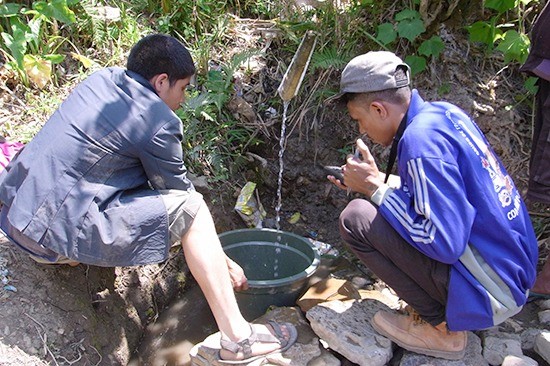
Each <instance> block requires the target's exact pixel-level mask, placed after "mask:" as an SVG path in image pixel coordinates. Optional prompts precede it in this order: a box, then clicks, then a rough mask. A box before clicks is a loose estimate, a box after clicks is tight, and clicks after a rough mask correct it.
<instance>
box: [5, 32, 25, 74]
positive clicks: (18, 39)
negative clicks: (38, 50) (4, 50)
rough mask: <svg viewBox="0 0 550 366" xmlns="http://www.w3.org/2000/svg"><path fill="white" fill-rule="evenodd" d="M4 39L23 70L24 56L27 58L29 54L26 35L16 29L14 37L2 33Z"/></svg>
mask: <svg viewBox="0 0 550 366" xmlns="http://www.w3.org/2000/svg"><path fill="white" fill-rule="evenodd" d="M2 38H3V39H4V43H5V44H6V47H8V49H9V50H10V52H11V55H12V56H13V58H14V59H15V62H17V65H18V66H19V68H20V69H21V70H23V56H25V53H26V52H27V41H26V39H25V33H24V32H23V31H22V30H20V29H15V30H14V32H13V35H11V34H8V33H2Z"/></svg>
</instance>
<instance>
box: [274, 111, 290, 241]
mask: <svg viewBox="0 0 550 366" xmlns="http://www.w3.org/2000/svg"><path fill="white" fill-rule="evenodd" d="M289 104H290V101H285V102H284V105H283V122H282V123H281V136H280V137H279V177H278V179H277V206H276V207H275V215H276V216H275V225H276V229H277V231H281V207H282V206H283V193H282V191H283V171H284V160H283V156H284V154H285V140H286V139H285V134H286V114H287V111H288V105H289ZM278 239H279V240H278V241H280V235H279V236H278Z"/></svg>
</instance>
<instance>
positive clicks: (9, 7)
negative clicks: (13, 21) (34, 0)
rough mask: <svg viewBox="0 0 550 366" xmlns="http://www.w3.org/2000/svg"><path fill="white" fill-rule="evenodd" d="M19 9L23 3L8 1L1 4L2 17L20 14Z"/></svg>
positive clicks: (0, 15) (0, 16) (0, 13)
mask: <svg viewBox="0 0 550 366" xmlns="http://www.w3.org/2000/svg"><path fill="white" fill-rule="evenodd" d="M19 9H21V5H19V4H14V3H8V4H2V5H0V18H8V17H13V16H16V15H18V14H19Z"/></svg>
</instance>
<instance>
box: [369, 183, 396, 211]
mask: <svg viewBox="0 0 550 366" xmlns="http://www.w3.org/2000/svg"><path fill="white" fill-rule="evenodd" d="M392 192H393V188H390V186H389V185H387V184H385V183H384V184H381V185H380V186H379V187H378V188H377V189H376V190H375V191H374V193H373V194H372V195H371V197H370V200H371V201H372V202H374V203H375V204H377V205H378V206H380V205H382V203H383V202H384V200H385V199H386V197H387V196H389V195H390V194H391V193H392Z"/></svg>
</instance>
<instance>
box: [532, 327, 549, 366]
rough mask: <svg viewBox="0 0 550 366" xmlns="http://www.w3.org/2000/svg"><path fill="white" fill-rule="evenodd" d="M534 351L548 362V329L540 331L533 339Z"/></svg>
mask: <svg viewBox="0 0 550 366" xmlns="http://www.w3.org/2000/svg"><path fill="white" fill-rule="evenodd" d="M534 349H535V351H536V352H537V353H538V354H539V355H540V356H541V357H542V358H544V360H545V361H546V362H548V363H549V364H550V331H543V332H540V333H539V335H538V336H537V338H536V340H535V348H534Z"/></svg>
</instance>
